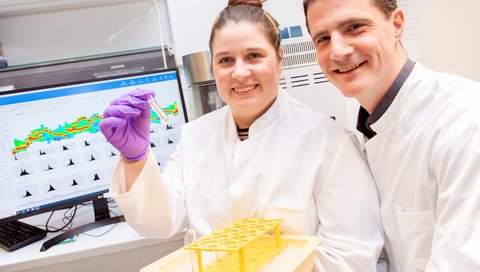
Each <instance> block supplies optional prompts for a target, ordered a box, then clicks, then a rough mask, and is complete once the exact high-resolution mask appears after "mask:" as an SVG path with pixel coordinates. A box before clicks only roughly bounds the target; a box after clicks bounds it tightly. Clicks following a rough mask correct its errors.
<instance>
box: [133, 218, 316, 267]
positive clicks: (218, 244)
mask: <svg viewBox="0 0 480 272" xmlns="http://www.w3.org/2000/svg"><path fill="white" fill-rule="evenodd" d="M283 221H284V220H283V219H274V218H244V219H241V220H239V221H237V222H235V223H233V224H232V225H230V226H227V227H225V228H223V229H220V230H218V231H216V232H214V233H213V234H211V235H208V236H204V237H202V238H200V239H197V240H195V241H194V242H193V243H192V244H190V245H186V246H185V247H184V248H181V249H179V250H177V251H174V252H172V253H170V254H169V255H167V256H165V257H163V258H162V259H160V260H158V261H156V262H154V263H152V264H150V265H148V266H146V267H144V268H143V269H141V270H140V271H141V272H153V271H165V272H173V271H187V270H188V267H189V266H190V265H192V264H193V262H191V261H190V259H189V257H190V256H191V254H192V253H191V251H192V250H193V251H195V252H197V260H196V263H197V264H198V269H197V270H198V271H200V272H203V271H226V272H228V271H240V272H245V271H248V272H251V271H275V272H287V271H288V272H292V271H312V269H313V251H314V250H315V248H316V247H317V246H318V244H319V243H320V242H321V238H320V237H318V236H304V235H281V234H280V229H279V224H281V223H282V222H283ZM267 233H269V234H267ZM201 251H206V252H208V251H215V252H216V251H224V252H225V254H224V255H223V256H222V258H221V259H217V258H210V259H208V257H209V256H208V255H204V254H199V253H198V252H201ZM210 257H211V256H210Z"/></svg>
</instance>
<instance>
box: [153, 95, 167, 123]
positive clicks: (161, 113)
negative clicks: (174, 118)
mask: <svg viewBox="0 0 480 272" xmlns="http://www.w3.org/2000/svg"><path fill="white" fill-rule="evenodd" d="M148 103H150V106H151V107H152V109H153V111H155V113H156V114H157V115H158V116H159V117H160V118H162V120H163V121H165V122H168V116H167V114H166V113H165V112H164V111H163V109H162V107H160V105H159V104H158V102H157V100H155V98H153V96H150V97H148Z"/></svg>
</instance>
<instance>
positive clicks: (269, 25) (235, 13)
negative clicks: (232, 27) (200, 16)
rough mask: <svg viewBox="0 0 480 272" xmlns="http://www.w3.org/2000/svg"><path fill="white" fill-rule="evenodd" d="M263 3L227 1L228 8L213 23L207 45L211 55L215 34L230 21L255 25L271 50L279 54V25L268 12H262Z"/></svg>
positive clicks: (250, 0)
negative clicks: (273, 49)
mask: <svg viewBox="0 0 480 272" xmlns="http://www.w3.org/2000/svg"><path fill="white" fill-rule="evenodd" d="M263 2H264V1H262V0H229V1H228V6H227V7H225V8H224V9H223V10H222V11H221V12H220V14H219V15H218V16H217V18H216V19H215V21H214V22H213V25H212V31H211V33H210V41H209V44H208V45H209V47H210V52H212V53H213V51H212V43H213V40H214V39H215V33H216V32H217V31H218V30H220V29H222V28H223V27H224V26H225V25H226V24H227V23H228V22H230V21H231V22H234V23H239V22H242V21H245V22H251V23H253V24H255V25H257V26H258V27H259V28H260V30H261V31H262V32H263V33H264V35H265V37H266V38H267V40H268V41H269V42H270V43H271V44H272V46H273V48H275V50H276V51H277V52H279V50H280V41H281V37H280V33H279V31H278V26H279V24H278V22H277V21H276V20H275V19H274V18H273V17H272V16H271V15H270V14H269V13H268V12H266V11H264V10H263Z"/></svg>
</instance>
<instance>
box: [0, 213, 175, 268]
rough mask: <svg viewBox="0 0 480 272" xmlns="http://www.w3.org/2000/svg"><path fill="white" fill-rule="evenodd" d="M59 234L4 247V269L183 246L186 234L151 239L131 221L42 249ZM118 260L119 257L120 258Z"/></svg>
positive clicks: (0, 257) (1, 261)
mask: <svg viewBox="0 0 480 272" xmlns="http://www.w3.org/2000/svg"><path fill="white" fill-rule="evenodd" d="M113 226H114V225H109V226H104V227H101V228H97V229H94V230H91V231H88V232H87V233H88V234H90V235H101V234H103V233H104V232H106V231H107V230H109V229H110V228H112V227H113ZM54 235H56V234H49V235H48V236H47V237H46V238H45V239H43V240H40V241H37V242H35V243H33V244H30V245H28V246H25V247H23V248H20V249H18V250H16V251H13V252H8V251H6V250H4V249H0V271H9V272H11V271H22V270H29V269H34V268H38V267H42V266H51V265H55V264H60V263H65V262H71V261H78V260H79V259H80V260H81V259H86V258H90V257H98V256H99V255H108V254H112V253H117V252H121V251H126V250H131V249H137V248H138V249H140V248H142V247H148V246H151V245H162V246H164V247H165V249H166V252H171V251H174V250H176V249H177V248H179V247H181V246H183V234H178V235H176V236H174V237H172V238H170V239H168V240H160V239H149V238H145V237H142V236H140V235H138V234H137V232H135V231H134V230H133V229H132V228H131V227H130V226H129V225H128V224H127V223H125V222H121V223H118V224H116V225H115V227H114V228H113V229H112V230H111V231H109V232H107V233H105V234H104V235H102V236H100V237H92V236H88V235H84V234H80V236H78V237H77V239H76V240H75V241H74V242H71V243H65V244H59V245H56V246H54V247H52V248H50V249H49V250H47V251H44V252H40V247H41V246H42V244H43V242H45V241H46V240H47V239H49V238H51V237H53V236H54ZM117 261H118V260H117Z"/></svg>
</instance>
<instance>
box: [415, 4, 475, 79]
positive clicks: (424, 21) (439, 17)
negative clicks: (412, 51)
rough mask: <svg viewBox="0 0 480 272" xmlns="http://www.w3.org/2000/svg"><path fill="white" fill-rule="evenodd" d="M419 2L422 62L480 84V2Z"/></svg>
mask: <svg viewBox="0 0 480 272" xmlns="http://www.w3.org/2000/svg"><path fill="white" fill-rule="evenodd" d="M418 1H419V3H420V14H421V18H420V19H421V21H420V28H421V29H422V33H423V37H422V47H423V48H422V51H423V52H422V53H423V58H422V63H423V64H424V65H425V66H427V67H430V68H433V69H435V70H438V71H444V72H450V73H455V74H459V75H462V76H464V77H468V78H470V79H473V80H476V81H480V28H479V26H480V15H479V13H478V12H479V10H480V1H475V0H456V1H451V0H418Z"/></svg>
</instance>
